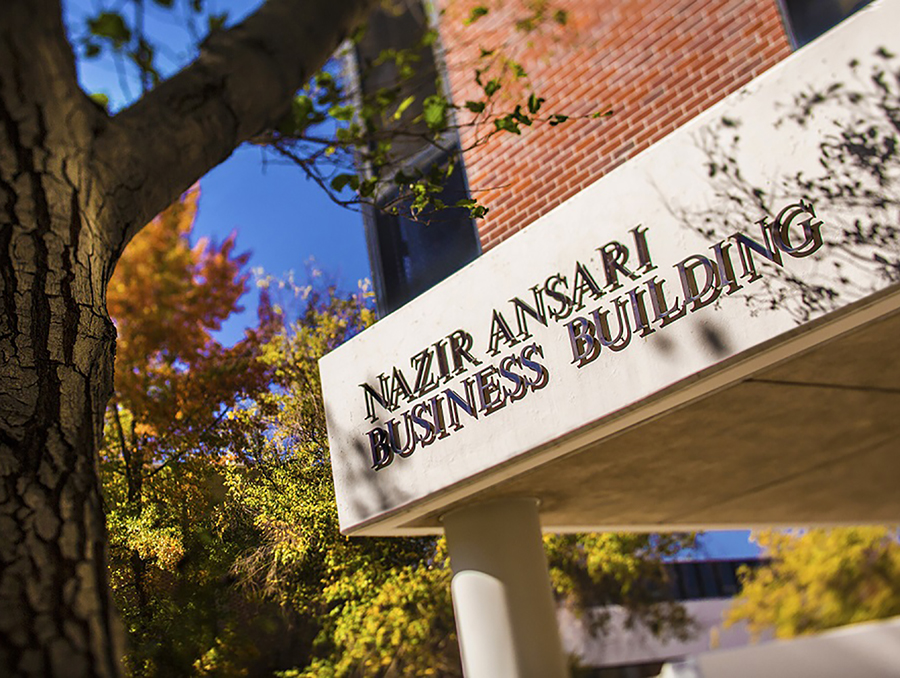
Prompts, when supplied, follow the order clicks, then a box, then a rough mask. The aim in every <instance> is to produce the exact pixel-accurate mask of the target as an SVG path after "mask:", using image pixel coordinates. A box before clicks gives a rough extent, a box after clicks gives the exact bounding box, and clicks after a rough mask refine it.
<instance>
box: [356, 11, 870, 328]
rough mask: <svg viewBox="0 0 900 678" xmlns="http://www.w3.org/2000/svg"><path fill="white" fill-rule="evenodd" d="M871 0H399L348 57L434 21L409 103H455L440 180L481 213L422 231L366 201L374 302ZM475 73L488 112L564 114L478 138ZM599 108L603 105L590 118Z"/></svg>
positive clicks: (564, 194)
mask: <svg viewBox="0 0 900 678" xmlns="http://www.w3.org/2000/svg"><path fill="white" fill-rule="evenodd" d="M865 4H867V2H853V1H851V0H819V1H813V0H713V1H711V2H706V1H701V0H562V1H560V2H555V3H552V2H522V3H519V2H490V1H485V0H463V1H459V2H457V1H454V2H443V3H441V2H439V3H437V5H430V4H429V5H423V4H421V2H420V0H401V1H400V2H399V4H397V5H394V6H392V7H389V8H388V9H384V10H382V11H381V12H379V13H377V14H376V16H375V18H374V19H373V20H372V24H371V27H370V30H369V31H368V32H367V34H366V37H365V39H364V40H363V42H362V43H361V45H360V46H359V48H358V51H357V63H358V64H365V63H371V62H373V61H374V60H376V59H377V57H378V55H379V54H380V53H381V51H382V50H384V49H390V48H408V47H410V46H412V45H414V44H416V41H417V40H418V39H419V38H420V37H421V35H422V34H423V33H424V32H425V31H427V30H429V28H435V29H436V30H437V31H438V34H439V40H438V41H437V42H436V43H435V44H434V50H433V51H431V52H428V51H425V52H423V53H422V55H421V61H420V64H419V66H417V68H418V69H419V70H420V74H417V76H416V78H415V80H414V82H413V83H412V85H407V87H408V88H409V91H410V92H412V93H413V94H414V95H415V96H416V97H417V103H418V105H421V102H422V101H423V100H424V99H425V98H426V97H427V96H428V95H429V94H432V93H434V92H437V91H439V90H441V91H443V92H444V93H445V94H446V95H447V96H448V98H449V99H450V100H451V101H452V102H453V103H454V104H455V105H456V106H457V107H458V108H459V111H458V113H457V120H456V122H457V124H458V125H459V128H458V131H454V132H453V134H452V136H453V137H454V138H451V139H446V140H442V143H441V146H444V147H445V148H449V149H450V152H451V153H455V152H457V151H459V152H460V155H461V161H462V162H461V165H460V170H459V171H458V172H456V173H455V174H454V175H452V178H451V180H450V181H449V182H448V184H449V185H448V187H447V190H448V196H449V197H450V198H452V199H457V198H459V197H463V196H466V195H469V194H471V195H474V197H476V199H477V200H478V201H479V202H480V203H482V204H483V205H484V206H486V207H487V208H488V210H489V211H488V213H487V215H486V217H485V218H484V219H479V220H478V221H477V222H476V223H473V222H472V221H471V220H470V219H468V217H467V216H466V214H465V212H464V211H462V210H456V211H453V210H449V211H447V212H446V213H444V214H443V215H441V217H440V219H438V220H436V223H437V227H436V228H432V229H428V230H427V232H423V231H425V230H426V229H423V228H421V227H420V226H421V224H420V223H417V222H416V220H412V219H404V218H403V217H402V216H401V217H392V216H390V215H387V214H384V213H382V212H380V211H379V210H370V211H368V212H367V213H366V221H367V227H368V228H367V238H368V242H369V253H370V259H371V263H372V269H373V276H374V278H375V287H376V291H377V293H378V296H379V306H380V309H381V311H382V313H383V314H384V313H387V312H390V311H393V310H394V309H395V308H398V307H399V306H401V305H403V304H404V303H406V302H407V301H409V300H410V299H412V298H415V296H417V295H418V294H419V293H421V292H422V291H424V290H425V289H428V288H429V287H431V286H432V285H434V284H435V283H437V282H439V281H440V280H441V279H443V278H444V277H446V276H447V275H449V274H450V273H452V272H453V271H454V270H456V269H458V268H461V267H462V266H464V265H465V264H467V263H469V262H470V261H471V260H472V259H474V258H475V257H476V256H478V254H479V253H481V252H486V251H488V250H490V249H491V248H493V247H495V246H496V245H497V244H499V243H500V242H502V241H504V240H505V239H506V238H508V237H509V236H510V235H512V234H513V233H516V232H517V231H519V230H521V229H522V228H524V227H525V226H527V225H528V224H530V223H532V222H534V221H535V220H537V219H538V218H539V217H541V216H542V215H544V214H546V213H548V212H549V211H550V210H552V209H553V208H555V207H557V206H558V205H560V204H562V203H563V202H565V201H566V200H567V199H568V198H570V197H572V196H573V195H575V194H577V193H578V192H579V191H581V190H583V189H584V188H585V187H587V186H589V185H591V184H592V183H594V182H595V181H597V180H598V179H600V178H601V177H603V176H604V175H605V174H607V173H609V172H610V171H611V170H613V169H615V168H616V167H618V166H619V165H621V164H622V163H624V162H627V161H628V160H629V159H630V158H633V157H635V156H636V155H637V154H639V153H641V152H642V151H644V150H646V149H647V148H649V147H650V146H651V145H652V144H654V143H655V142H657V141H659V140H660V139H662V138H663V137H665V136H666V135H667V134H669V133H671V132H673V131H674V130H676V129H678V128H679V127H681V126H682V125H683V124H685V123H686V122H687V121H689V120H691V119H692V118H693V117H695V116H696V115H698V114H699V113H701V112H702V111H704V110H706V109H708V108H709V107H711V106H713V105H714V104H715V103H716V102H718V101H720V100H721V99H723V98H724V97H725V96H727V95H728V94H730V93H732V92H734V91H736V90H737V89H739V88H740V87H742V86H743V85H745V84H747V83H748V82H750V81H751V80H752V79H753V78H755V77H756V76H758V75H759V74H761V73H763V72H764V71H766V70H768V69H769V68H771V67H772V66H773V65H775V64H776V63H778V62H779V61H781V60H782V59H784V58H785V57H786V56H788V55H789V54H790V53H791V52H792V50H793V49H795V48H796V47H798V46H802V45H803V44H805V43H806V42H809V41H810V40H811V39H813V38H815V37H817V36H818V35H819V34H821V33H822V32H824V31H825V30H827V29H828V28H831V27H832V26H834V25H836V24H837V23H838V22H840V21H841V20H842V19H843V18H845V17H846V16H849V15H850V14H851V13H852V12H853V11H855V10H856V9H859V8H860V7H861V6H863V5H865ZM485 10H486V11H485ZM473 12H474V14H473ZM482 12H484V13H483V14H482ZM473 17H478V18H477V19H476V20H474V21H473V20H472V19H473ZM485 51H488V52H491V53H492V54H490V55H488V56H485V55H484V53H485ZM513 63H514V64H517V65H518V66H520V67H521V68H522V69H523V70H524V73H525V74H526V75H525V76H524V77H523V78H516V77H515V76H514V75H511V72H510V69H511V67H510V64H513ZM476 71H483V74H482V75H481V76H480V77H479V78H478V79H479V80H481V81H482V82H484V81H486V80H488V79H490V78H493V77H497V78H498V79H499V81H500V82H502V83H503V87H502V88H501V89H500V90H499V91H498V92H497V93H496V94H494V95H493V96H492V99H493V100H494V103H495V104H496V109H497V110H501V109H503V108H504V106H509V107H510V108H512V105H513V104H514V103H515V102H516V101H519V100H522V99H523V98H524V96H527V93H528V92H535V93H536V94H537V95H539V96H540V97H542V98H544V99H546V101H545V102H544V103H543V107H542V110H543V112H544V113H545V114H560V115H565V116H568V117H569V120H568V121H567V122H566V123H565V124H560V125H553V126H551V125H548V124H536V125H535V126H534V127H533V128H530V129H526V130H525V132H524V133H523V134H522V135H513V134H500V135H494V136H493V137H491V138H490V139H488V140H487V141H484V137H485V134H486V132H488V131H490V128H491V126H492V125H491V123H490V122H487V123H484V121H483V119H482V121H481V123H480V124H479V116H477V115H473V114H471V113H470V112H469V111H467V110H465V107H464V105H465V102H467V101H480V100H482V99H483V98H484V91H483V88H482V86H481V85H479V83H478V82H477V81H476ZM392 75H395V73H393V72H391V71H390V69H389V68H388V67H387V66H384V65H381V66H380V70H379V71H378V72H377V73H375V74H374V76H368V77H367V78H364V79H363V83H362V87H363V89H366V87H369V88H374V87H376V86H379V85H383V84H384V83H385V82H389V81H390V77H391V76H392ZM419 110H420V109H419ZM415 113H416V104H414V105H413V106H412V107H411V108H410V109H409V110H408V111H407V112H406V114H405V117H404V119H403V120H402V121H401V122H404V123H407V124H408V120H407V118H409V119H410V120H411V119H412V118H413V117H414V116H415ZM596 113H608V115H603V116H602V117H601V118H599V119H596V118H593V117H591V116H592V115H594V114H596ZM404 150H407V154H408V155H409V157H410V158H411V160H410V163H411V165H412V166H415V167H420V168H424V167H426V166H428V165H429V164H430V163H433V162H440V161H441V160H442V159H443V160H444V161H445V160H446V157H445V156H446V153H444V157H442V152H441V150H439V149H438V148H436V146H434V145H432V144H428V143H425V142H421V148H420V149H417V150H416V151H413V152H408V149H404ZM392 197H393V196H384V197H383V198H382V201H383V202H385V201H388V200H390V199H391V198H392ZM445 197H446V196H445ZM598 216H599V215H598ZM422 221H426V222H427V221H428V220H427V219H423V220H422Z"/></svg>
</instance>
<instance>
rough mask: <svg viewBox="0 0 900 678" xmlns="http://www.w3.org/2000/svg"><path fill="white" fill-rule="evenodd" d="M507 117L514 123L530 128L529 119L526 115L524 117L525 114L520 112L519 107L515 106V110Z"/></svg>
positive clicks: (520, 108)
mask: <svg viewBox="0 0 900 678" xmlns="http://www.w3.org/2000/svg"><path fill="white" fill-rule="evenodd" d="M509 115H510V117H511V118H512V119H513V120H515V121H516V122H521V123H522V124H523V125H528V126H531V118H529V117H528V116H527V115H525V114H524V113H523V112H522V107H521V106H519V105H517V106H516V109H515V110H514V111H513V112H512V113H510V114H509Z"/></svg>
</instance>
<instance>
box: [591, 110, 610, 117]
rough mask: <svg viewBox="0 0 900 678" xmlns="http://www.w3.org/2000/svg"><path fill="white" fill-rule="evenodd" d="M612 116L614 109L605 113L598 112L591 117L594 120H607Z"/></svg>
mask: <svg viewBox="0 0 900 678" xmlns="http://www.w3.org/2000/svg"><path fill="white" fill-rule="evenodd" d="M612 114H613V109H611V108H610V109H607V110H605V111H597V112H596V113H594V114H593V115H591V117H592V118H606V117H608V116H610V115H612Z"/></svg>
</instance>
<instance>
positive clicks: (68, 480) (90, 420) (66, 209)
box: [0, 3, 121, 676]
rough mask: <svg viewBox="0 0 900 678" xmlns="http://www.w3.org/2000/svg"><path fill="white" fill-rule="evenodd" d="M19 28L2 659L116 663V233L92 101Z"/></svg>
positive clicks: (5, 330)
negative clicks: (108, 442)
mask: <svg viewBox="0 0 900 678" xmlns="http://www.w3.org/2000/svg"><path fill="white" fill-rule="evenodd" d="M14 4H15V3H14ZM22 5H24V3H21V4H20V5H19V7H20V9H22V10H23V11H25V10H27V9H28V8H23V7H22ZM31 11H32V12H34V13H37V12H39V11H40V9H35V8H31ZM4 18H7V17H4ZM39 29H40V30H44V31H55V37H62V36H60V35H59V26H54V25H53V24H52V23H49V24H46V25H39ZM28 39H29V36H27V35H24V36H18V37H17V38H13V37H11V36H10V34H9V33H3V34H2V41H0V63H4V64H5V66H4V67H3V68H2V70H0V308H2V310H0V379H2V382H0V384H2V388H0V674H2V675H5V676H32V675H33V676H46V675H57V676H66V675H72V676H81V675H97V676H113V675H117V674H118V673H119V657H120V656H121V644H120V643H119V642H117V640H116V637H117V636H118V635H119V634H118V633H117V632H116V631H115V630H114V628H115V626H114V621H113V619H114V615H113V611H112V604H111V601H110V598H109V593H108V587H107V575H106V558H105V548H106V546H105V528H104V519H103V511H102V506H101V496H100V491H99V484H98V482H99V481H98V475H97V469H96V465H97V457H96V454H95V450H96V449H97V446H98V444H99V441H100V436H101V435H102V423H103V422H102V419H103V411H104V408H105V406H106V401H107V399H108V398H109V395H110V393H111V391H112V375H113V360H114V350H115V329H114V328H113V326H112V323H111V322H110V320H109V317H108V315H107V313H106V305H105V298H104V295H105V284H106V281H107V280H108V278H109V274H110V272H111V271H110V269H111V267H112V265H113V262H112V256H111V252H112V248H111V247H110V246H109V244H108V243H106V242H104V241H103V238H102V237H101V236H100V235H99V232H98V229H97V228H96V227H95V226H93V225H92V223H91V222H92V220H91V219H90V218H88V215H87V214H86V205H87V204H89V203H95V204H96V203H97V200H96V199H93V200H90V199H89V200H85V197H84V196H85V194H86V193H89V192H90V191H91V190H92V185H91V183H90V182H89V180H88V179H86V178H85V172H84V168H85V164H86V163H85V159H84V153H83V149H82V148H81V147H80V144H79V143H78V136H79V135H80V134H81V133H85V132H86V131H87V130H86V127H88V126H89V125H90V115H89V114H87V113H86V111H87V110H89V109H84V108H81V106H80V105H79V104H80V102H81V100H80V99H74V100H69V101H67V100H66V98H67V96H66V95H68V97H70V96H71V95H72V94H74V93H73V92H65V91H62V90H64V89H65V87H66V86H65V83H59V82H57V83H55V84H54V83H53V79H54V77H56V76H59V75H60V74H59V73H57V70H56V69H58V68H60V63H61V62H60V61H59V60H58V59H57V55H56V54H54V53H53V52H52V50H44V51H42V52H41V53H40V54H37V55H35V54H34V53H32V52H29V53H28V56H27V57H26V56H24V54H22V53H20V50H22V49H24V48H26V46H27V45H23V44H22V42H25V41H27V40H28ZM61 47H63V48H64V47H65V44H64V43H63V44H62V45H61ZM62 65H63V67H64V65H65V64H64V62H62ZM57 80H61V78H58V77H57ZM61 95H62V96H61Z"/></svg>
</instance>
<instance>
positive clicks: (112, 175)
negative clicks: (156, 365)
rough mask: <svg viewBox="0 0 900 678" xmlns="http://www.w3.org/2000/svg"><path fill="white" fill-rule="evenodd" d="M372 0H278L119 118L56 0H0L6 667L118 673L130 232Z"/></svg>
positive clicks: (222, 150) (25, 672) (2, 630)
mask: <svg viewBox="0 0 900 678" xmlns="http://www.w3.org/2000/svg"><path fill="white" fill-rule="evenodd" d="M370 4H372V0H341V1H339V2H333V1H331V0H269V2H268V3H267V4H266V5H264V6H263V7H262V8H261V9H260V10H259V11H258V12H257V13H256V14H254V15H253V16H251V17H250V18H249V19H247V20H246V21H245V22H244V23H243V24H241V25H240V26H238V27H236V28H235V29H232V30H230V31H227V32H225V33H221V34H218V35H217V36H215V37H214V38H212V39H211V40H209V41H208V44H206V45H205V46H204V49H203V51H202V53H201V56H200V57H199V58H198V60H197V61H196V62H194V63H193V64H191V65H190V66H188V67H187V68H185V69H184V71H182V72H181V73H179V74H178V75H176V76H174V77H173V78H171V79H170V80H168V81H167V82H165V83H163V84H162V85H160V86H159V87H158V88H156V89H155V90H153V91H152V92H150V93H149V94H148V95H147V96H145V97H144V98H143V99H142V100H141V101H139V102H137V103H136V104H135V105H133V106H132V107H131V108H129V109H127V110H125V111H122V112H121V113H119V114H118V115H116V116H114V117H109V116H107V115H106V113H105V112H104V111H102V110H101V109H100V108H99V107H97V106H96V105H94V104H93V103H92V102H91V101H90V100H89V99H88V98H87V97H86V96H85V95H84V93H83V92H82V91H81V90H80V89H79V87H78V83H77V80H76V74H75V66H74V58H73V55H72V51H71V48H70V46H69V45H68V42H67V40H66V36H65V29H64V27H63V24H62V19H61V12H60V7H59V4H58V1H57V0H2V1H0V675H4V676H51V675H52V676H115V675H118V674H119V673H120V658H121V655H122V646H121V638H122V634H121V633H120V632H119V630H118V629H117V623H116V616H115V612H114V610H113V606H112V603H111V600H110V596H109V592H108V587H107V581H106V561H105V558H106V555H105V551H106V545H105V527H104V518H103V511H102V506H101V497H100V488H99V481H98V477H97V462H96V452H97V446H98V443H99V440H100V436H101V434H102V427H103V413H104V410H105V408H106V404H107V400H108V399H109V396H110V394H111V393H112V375H113V361H114V352H115V330H114V328H113V326H112V323H111V322H110V320H109V316H108V315H107V312H106V285H107V282H108V281H109V278H110V276H111V274H112V271H113V269H114V267H115V264H116V261H117V260H118V257H119V255H120V254H121V252H122V250H123V248H124V247H125V246H126V244H127V242H128V241H129V240H130V239H131V238H132V237H133V236H134V234H135V233H137V231H138V230H140V228H141V227H142V226H143V225H144V224H145V223H147V222H148V221H149V220H150V219H151V218H152V217H153V216H154V215H156V214H157V213H158V212H159V211H161V210H162V209H163V208H165V207H166V206H167V205H168V204H170V203H171V202H173V201H174V200H175V199H176V198H177V197H178V196H179V195H180V194H181V193H182V192H183V191H184V190H186V189H187V188H188V187H189V186H190V185H191V184H192V183H193V182H195V181H196V180H197V179H199V178H200V176H202V175H203V174H204V173H205V172H207V171H208V170H209V169H211V168H212V167H214V166H215V165H216V164H218V163H219V162H221V161H222V160H224V159H225V158H227V157H228V156H229V155H230V154H231V152H232V151H233V150H234V148H236V147H237V146H238V145H239V144H240V143H241V142H243V141H245V140H246V139H248V138H250V137H251V136H253V135H255V134H257V133H259V132H261V131H263V130H264V129H265V128H267V127H268V126H271V125H272V124H273V123H274V122H275V121H276V120H277V119H278V118H279V117H280V116H281V115H282V114H283V113H284V112H285V111H286V110H287V107H288V105H289V101H290V97H291V95H292V94H293V93H294V92H295V91H296V90H297V89H298V88H299V87H300V86H301V85H302V84H303V82H304V81H305V80H306V79H307V78H308V77H309V75H310V74H311V73H313V72H314V71H315V70H316V69H318V68H319V67H320V66H321V65H322V64H323V63H324V62H325V60H326V59H327V58H328V56H329V55H330V54H331V53H332V52H333V51H334V49H335V48H336V47H337V45H338V44H339V43H340V41H341V40H342V39H343V38H344V37H345V36H346V35H347V34H348V33H349V32H350V30H352V29H353V27H354V26H355V25H356V24H357V23H358V22H359V21H361V20H362V18H363V17H364V15H365V11H366V10H367V8H368V6H369V5H370Z"/></svg>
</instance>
